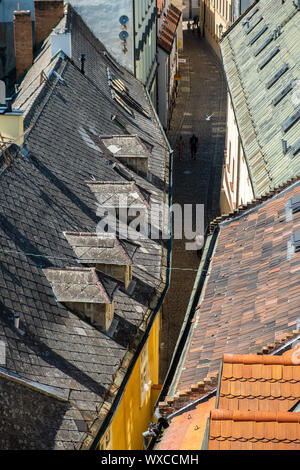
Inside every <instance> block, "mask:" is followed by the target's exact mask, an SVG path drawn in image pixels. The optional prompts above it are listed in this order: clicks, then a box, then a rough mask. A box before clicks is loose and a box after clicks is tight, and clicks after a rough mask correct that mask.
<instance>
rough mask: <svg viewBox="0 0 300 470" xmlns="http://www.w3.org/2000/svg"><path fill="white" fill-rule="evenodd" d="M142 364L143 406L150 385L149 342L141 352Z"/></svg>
mask: <svg viewBox="0 0 300 470" xmlns="http://www.w3.org/2000/svg"><path fill="white" fill-rule="evenodd" d="M140 364H141V365H140V386H141V406H143V404H144V401H145V398H146V396H147V393H148V390H149V387H150V378H149V361H148V343H146V344H145V346H144V348H143V350H142V352H141V356H140Z"/></svg>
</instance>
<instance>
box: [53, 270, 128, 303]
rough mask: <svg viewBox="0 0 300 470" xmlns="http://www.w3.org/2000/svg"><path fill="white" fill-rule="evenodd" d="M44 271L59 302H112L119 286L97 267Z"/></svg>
mask: <svg viewBox="0 0 300 470" xmlns="http://www.w3.org/2000/svg"><path fill="white" fill-rule="evenodd" d="M44 273H45V276H46V278H47V279H48V281H49V283H50V285H51V286H52V289H53V292H54V294H55V297H56V299H57V300H58V301H59V302H88V303H99V304H110V303H111V302H112V301H113V299H114V294H115V292H116V290H117V288H118V287H119V286H118V283H117V282H116V281H114V280H113V279H111V278H109V277H108V276H105V274H103V273H101V272H100V271H97V270H96V269H95V268H61V269H60V268H47V269H44ZM107 285H109V286H110V289H106V286H107Z"/></svg>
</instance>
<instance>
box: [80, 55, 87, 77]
mask: <svg viewBox="0 0 300 470" xmlns="http://www.w3.org/2000/svg"><path fill="white" fill-rule="evenodd" d="M85 56H86V54H83V53H82V54H80V62H81V67H80V72H81V73H82V74H83V75H84V73H85V72H84V63H85Z"/></svg>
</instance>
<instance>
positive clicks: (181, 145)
mask: <svg viewBox="0 0 300 470" xmlns="http://www.w3.org/2000/svg"><path fill="white" fill-rule="evenodd" d="M183 149H184V142H183V138H182V135H181V134H180V136H179V138H178V140H177V155H178V160H179V161H180V160H181V159H182V154H183Z"/></svg>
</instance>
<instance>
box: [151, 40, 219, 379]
mask: <svg viewBox="0 0 300 470" xmlns="http://www.w3.org/2000/svg"><path fill="white" fill-rule="evenodd" d="M183 43H184V50H183V51H182V53H181V54H180V58H185V59H186V63H180V64H179V73H180V75H181V80H180V84H179V92H178V97H177V100H176V107H175V108H174V110H173V114H172V120H171V126H170V130H169V132H168V133H167V136H168V139H169V142H170V145H171V147H172V148H173V149H174V150H175V152H174V165H173V204H174V203H179V204H180V205H183V204H204V205H205V225H206V226H207V225H208V224H209V221H210V220H212V219H213V218H214V217H216V216H217V215H219V197H220V185H221V175H222V164H223V155H224V144H225V130H226V84H225V80H224V75H223V72H222V66H221V63H220V61H219V60H218V59H217V57H216V55H215V54H214V52H213V51H212V49H211V48H210V47H209V46H208V45H207V43H206V42H205V40H204V39H199V38H198V37H197V34H196V33H195V34H193V33H192V32H191V31H184V41H183ZM206 115H210V116H211V118H210V120H208V121H207V120H206ZM193 133H195V134H196V135H197V137H198V141H199V145H198V151H197V155H196V160H192V159H191V156H190V148H189V139H190V137H191V135H192V134H193ZM180 134H181V135H182V137H183V140H184V144H185V146H184V152H183V157H182V159H181V160H179V159H178V155H177V152H176V140H177V138H178V136H179V135H180ZM172 251H173V254H172V274H171V284H170V287H169V291H168V294H167V296H166V299H165V301H164V305H163V310H162V331H161V338H160V348H161V350H160V357H161V365H160V381H161V382H163V379H164V377H165V374H166V373H167V370H168V367H169V364H170V361H171V358H172V354H173V350H174V348H175V345H176V341H177V338H178V335H179V332H180V329H181V325H182V321H183V319H184V316H185V312H186V308H187V306H188V302H189V298H190V294H191V291H192V288H193V284H194V280H195V276H196V272H197V269H198V266H199V257H198V256H197V253H196V252H194V251H187V250H185V240H175V239H173V244H172Z"/></svg>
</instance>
